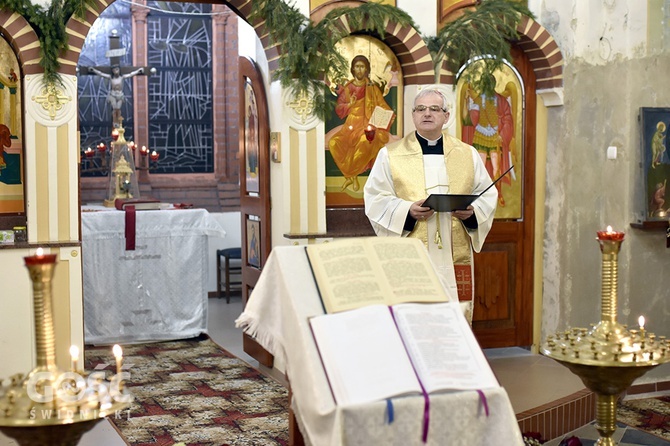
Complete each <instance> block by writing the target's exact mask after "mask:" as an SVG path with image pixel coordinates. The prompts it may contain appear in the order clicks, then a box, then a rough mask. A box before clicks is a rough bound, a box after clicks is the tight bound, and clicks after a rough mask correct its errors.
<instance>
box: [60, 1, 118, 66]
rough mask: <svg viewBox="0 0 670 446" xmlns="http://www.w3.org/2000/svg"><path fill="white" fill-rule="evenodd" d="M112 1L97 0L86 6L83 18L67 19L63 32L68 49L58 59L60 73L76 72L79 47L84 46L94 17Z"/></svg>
mask: <svg viewBox="0 0 670 446" xmlns="http://www.w3.org/2000/svg"><path fill="white" fill-rule="evenodd" d="M113 2H114V0H111V1H107V2H105V1H101V0H97V1H96V2H95V3H94V4H93V5H92V6H88V7H87V8H86V14H85V15H84V17H83V18H79V17H75V16H72V17H70V20H68V22H67V25H66V26H65V32H66V33H67V37H68V40H67V44H68V49H67V51H65V53H64V54H63V55H62V56H61V57H60V58H59V59H58V61H59V62H60V70H59V72H60V73H61V74H72V75H75V74H77V63H78V62H79V55H80V54H81V49H82V48H83V47H84V41H85V40H86V35H88V32H89V31H90V29H91V26H93V22H95V19H97V18H98V17H100V14H101V13H102V11H104V10H105V9H106V8H107V7H108V6H109V5H111V4H112V3H113Z"/></svg>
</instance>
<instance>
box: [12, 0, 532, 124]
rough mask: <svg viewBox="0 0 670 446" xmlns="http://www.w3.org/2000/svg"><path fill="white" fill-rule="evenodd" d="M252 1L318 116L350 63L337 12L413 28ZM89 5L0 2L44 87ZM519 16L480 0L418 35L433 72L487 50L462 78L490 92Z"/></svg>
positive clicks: (372, 25) (513, 9)
mask: <svg viewBox="0 0 670 446" xmlns="http://www.w3.org/2000/svg"><path fill="white" fill-rule="evenodd" d="M251 5H252V7H251V13H250V16H249V21H250V22H252V23H254V22H255V21H256V20H259V21H262V22H265V27H266V29H267V31H268V33H269V37H270V39H271V41H272V43H274V44H277V45H278V46H279V47H280V48H281V50H280V52H281V57H280V59H279V66H278V68H277V69H276V70H275V72H274V78H275V79H277V80H279V81H280V83H281V85H282V87H284V88H287V89H289V90H290V91H291V93H292V94H293V95H294V96H296V97H297V96H301V95H303V94H306V93H308V94H311V96H312V98H313V101H314V108H313V111H312V112H313V113H314V114H315V115H316V116H318V117H319V118H320V119H322V120H325V119H326V118H327V116H328V113H330V112H331V111H332V110H330V109H331V107H329V105H328V104H327V102H326V98H327V97H328V95H329V94H330V90H329V88H328V85H327V84H326V83H325V82H324V80H325V78H326V75H327V74H328V73H334V74H335V75H336V76H337V78H339V77H340V76H341V75H343V74H346V73H347V72H348V70H349V66H348V61H347V60H345V59H344V57H343V56H342V55H341V54H340V53H339V52H338V51H336V49H335V45H336V44H337V42H338V41H340V40H341V39H343V38H344V37H346V36H348V35H349V33H348V32H346V31H345V30H344V29H341V28H340V27H339V26H338V22H339V20H340V19H341V18H342V17H343V16H344V17H345V18H346V19H347V21H348V23H349V25H350V27H351V29H355V30H357V32H364V33H367V34H370V35H373V36H375V37H378V38H380V39H383V38H384V36H385V28H386V25H387V23H388V22H389V21H390V22H395V23H398V24H400V25H401V26H411V27H413V28H414V29H416V30H417V31H418V26H417V25H416V24H415V23H414V21H413V20H412V18H411V17H410V16H409V15H408V14H407V13H405V12H404V11H402V10H400V9H398V8H396V7H394V6H389V5H385V4H380V3H376V2H373V1H369V2H366V3H363V4H361V5H360V6H358V7H355V8H350V7H340V8H336V9H333V10H332V11H330V12H329V13H328V14H326V16H325V17H324V18H323V19H322V20H321V21H320V22H319V23H314V22H312V21H311V20H309V19H308V18H307V17H305V16H304V15H303V14H302V13H301V12H300V11H299V10H298V9H297V8H296V7H295V6H294V5H291V4H288V3H286V2H285V1H283V0H258V1H254V2H252V4H251ZM87 6H90V7H92V8H94V9H95V8H96V3H95V0H52V2H51V5H50V6H49V8H48V9H46V10H45V9H43V8H42V7H41V6H39V5H34V4H32V3H31V1H30V0H0V9H3V10H9V11H11V12H15V13H17V14H20V15H22V16H23V17H24V18H25V19H26V20H27V21H28V23H29V24H30V25H31V26H32V27H33V29H34V30H35V32H36V33H37V37H38V39H39V41H40V56H41V59H40V65H41V66H42V68H43V69H44V83H45V84H46V85H49V84H54V83H56V82H58V83H61V82H62V81H61V78H60V75H59V73H58V70H59V69H60V64H59V62H58V57H59V56H60V55H61V54H63V52H64V51H65V50H67V34H66V32H65V24H66V23H67V21H68V20H69V19H70V17H72V16H73V15H74V16H76V17H79V18H83V17H84V16H85V12H86V8H87ZM522 14H523V15H527V16H529V17H533V16H532V13H531V12H530V11H529V10H528V8H527V7H526V6H524V5H523V4H522V3H520V2H518V1H515V0H486V1H483V2H482V1H480V2H479V3H478V4H477V7H476V9H474V10H471V11H467V12H466V13H465V14H464V15H463V16H461V17H460V18H458V19H456V20H454V21H453V22H450V23H447V24H446V25H445V26H444V27H443V28H442V29H440V31H439V32H438V34H437V36H432V37H430V36H424V40H425V41H426V42H427V45H428V49H429V51H430V52H431V56H432V57H433V62H434V64H435V67H436V73H439V66H440V65H441V63H442V61H443V60H444V61H446V64H447V67H448V68H449V70H450V71H452V72H453V73H457V72H458V70H459V69H460V68H461V67H462V66H463V65H464V64H465V63H467V62H468V61H469V60H470V59H472V58H473V57H476V56H480V55H488V56H490V57H487V58H485V59H484V64H482V65H480V66H481V67H482V68H481V69H480V71H475V70H466V71H465V72H464V73H462V74H461V76H462V77H463V78H464V79H465V80H466V81H467V82H470V83H471V84H472V85H473V87H474V88H475V89H476V90H478V91H489V92H490V91H491V89H492V88H493V85H491V82H490V79H491V78H490V77H489V76H486V75H485V74H487V73H493V72H494V71H496V70H497V69H498V68H500V66H501V65H502V64H503V60H511V56H510V43H509V42H510V41H514V40H516V39H517V38H518V34H517V32H516V27H517V25H518V23H519V21H520V20H521V15H522Z"/></svg>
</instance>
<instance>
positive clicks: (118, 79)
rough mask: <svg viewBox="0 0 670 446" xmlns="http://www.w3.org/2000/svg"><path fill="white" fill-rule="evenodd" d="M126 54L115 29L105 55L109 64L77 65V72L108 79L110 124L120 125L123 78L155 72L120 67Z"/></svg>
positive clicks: (140, 68) (154, 70)
mask: <svg viewBox="0 0 670 446" xmlns="http://www.w3.org/2000/svg"><path fill="white" fill-rule="evenodd" d="M125 54H126V48H121V42H120V37H119V35H118V32H117V31H116V30H112V34H111V35H110V36H109V50H107V53H105V56H107V57H108V58H109V62H110V66H108V67H104V66H96V67H87V66H79V67H78V69H79V74H95V75H97V76H101V77H103V78H105V79H109V93H108V94H107V102H108V103H109V104H110V105H111V106H112V126H113V127H115V128H119V127H121V121H122V120H123V117H122V116H121V106H122V105H123V102H124V101H125V95H124V92H123V83H124V80H125V79H127V78H130V77H133V76H137V75H146V74H147V73H151V74H153V73H155V72H156V69H155V68H150V67H148V66H145V67H132V66H131V67H122V66H121V57H123V56H124V55H125Z"/></svg>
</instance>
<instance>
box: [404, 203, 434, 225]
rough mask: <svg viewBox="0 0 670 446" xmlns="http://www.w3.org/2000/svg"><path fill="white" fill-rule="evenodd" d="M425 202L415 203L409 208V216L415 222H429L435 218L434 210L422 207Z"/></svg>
mask: <svg viewBox="0 0 670 446" xmlns="http://www.w3.org/2000/svg"><path fill="white" fill-rule="evenodd" d="M424 201H425V199H424V200H419V201H415V202H414V203H412V205H411V206H410V207H409V215H410V217H412V218H413V219H414V220H419V221H421V220H427V219H429V218H430V217H432V216H433V214H434V213H435V211H434V210H432V209H431V208H429V207H423V206H421V205H422V204H423V202H424Z"/></svg>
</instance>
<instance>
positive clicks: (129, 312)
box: [81, 208, 225, 344]
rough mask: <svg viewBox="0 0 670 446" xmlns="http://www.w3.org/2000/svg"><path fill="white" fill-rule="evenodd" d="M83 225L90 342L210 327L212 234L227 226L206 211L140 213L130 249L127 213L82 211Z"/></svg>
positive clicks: (183, 334) (156, 337) (167, 336)
mask: <svg viewBox="0 0 670 446" xmlns="http://www.w3.org/2000/svg"><path fill="white" fill-rule="evenodd" d="M93 209H95V208H93ZM103 209H104V208H103ZM81 224H82V255H83V263H82V264H83V269H84V271H83V276H84V341H85V342H86V343H87V344H113V343H138V342H150V341H163V340H171V339H184V338H189V337H194V336H197V335H199V334H201V333H204V332H206V331H207V279H208V258H207V257H208V256H207V253H208V249H207V243H208V241H207V237H208V236H217V237H224V236H225V231H224V230H223V228H221V226H220V225H219V224H218V223H217V221H216V220H215V219H214V218H212V217H211V216H210V215H209V213H208V212H207V211H206V210H205V209H170V210H146V211H137V213H136V246H135V250H130V251H126V242H125V230H124V229H125V213H124V212H123V211H117V210H115V209H114V210H101V211H90V209H87V208H84V209H83V212H82V217H81Z"/></svg>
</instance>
